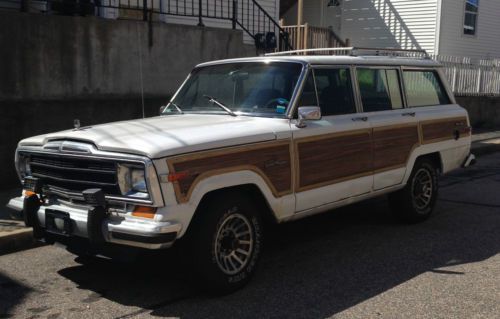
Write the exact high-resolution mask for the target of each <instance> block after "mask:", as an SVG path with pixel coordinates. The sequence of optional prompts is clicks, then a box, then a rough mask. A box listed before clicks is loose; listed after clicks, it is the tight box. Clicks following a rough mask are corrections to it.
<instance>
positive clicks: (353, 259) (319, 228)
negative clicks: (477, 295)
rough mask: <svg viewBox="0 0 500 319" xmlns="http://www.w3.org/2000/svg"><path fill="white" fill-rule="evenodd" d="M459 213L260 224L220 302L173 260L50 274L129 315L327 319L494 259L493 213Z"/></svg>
mask: <svg viewBox="0 0 500 319" xmlns="http://www.w3.org/2000/svg"><path fill="white" fill-rule="evenodd" d="M459 207H460V206H459V205H457V204H453V203H446V202H441V201H440V202H438V207H437V208H436V212H437V214H436V215H434V217H433V218H431V219H430V220H429V221H427V222H425V223H422V224H418V225H401V224H397V223H394V222H393V221H392V219H391V218H390V216H389V215H388V207H387V203H386V201H385V199H378V200H372V201H368V202H364V203H360V204H356V205H353V206H349V207H346V208H343V209H339V210H336V211H334V212H331V213H328V214H324V215H320V216H316V217H312V218H309V219H305V220H301V221H297V222H293V223H289V224H284V225H276V226H270V227H269V228H268V229H267V238H266V241H267V246H266V250H265V252H264V255H263V258H262V260H261V264H260V267H259V269H258V271H257V273H256V276H255V277H254V278H253V280H252V281H251V282H250V284H249V285H248V286H247V287H245V288H244V289H242V290H240V291H238V292H236V293H234V294H232V295H229V296H225V297H210V296H207V295H206V294H204V293H203V292H201V289H200V288H198V287H197V286H196V285H195V284H194V283H193V282H192V280H191V276H190V273H189V272H188V271H186V270H185V269H182V266H180V265H179V264H178V258H177V257H178V256H176V255H175V253H167V254H165V255H164V256H163V258H161V259H159V260H158V259H154V258H145V259H144V260H141V261H138V262H135V263H132V264H119V263H115V262H112V261H105V260H102V261H94V262H91V263H89V264H86V265H81V266H76V267H71V268H66V269H62V270H60V272H59V273H60V274H61V275H62V276H64V277H66V278H68V279H70V280H72V281H74V282H75V283H77V284H78V285H79V287H80V288H82V289H89V290H91V291H93V292H94V293H95V297H96V298H100V297H103V298H107V299H109V300H112V301H114V302H117V303H119V304H122V305H128V306H137V307H140V308H143V310H139V311H137V312H136V313H131V314H130V315H131V316H132V315H138V314H141V313H145V314H151V315H154V316H169V317H170V316H179V317H185V318H186V317H187V318H194V317H203V318H207V317H208V318H209V317H214V318H226V317H247V318H255V317H287V318H291V317H309V318H311V317H327V316H332V315H334V314H336V313H338V312H341V311H342V310H345V309H347V308H349V307H352V306H354V305H356V304H358V303H360V302H362V301H364V300H367V299H369V298H372V297H374V296H376V295H378V294H381V293H383V292H385V291H387V290H389V289H391V288H393V287H395V286H397V285H399V284H402V283H404V282H406V281H408V280H410V279H412V278H413V277H415V276H418V275H420V274H422V273H425V272H429V271H431V272H435V273H439V274H442V275H443V276H460V275H461V273H460V272H455V271H449V270H446V269H440V268H445V267H447V266H451V265H457V264H464V263H471V262H477V261H481V260H484V259H487V258H489V257H491V256H494V255H496V254H497V253H499V252H500V232H499V231H498V225H499V223H500V217H499V214H498V212H495V210H493V209H488V208H478V207H471V209H462V210H460V211H459V210H458V209H457V208H459ZM82 302H92V300H82Z"/></svg>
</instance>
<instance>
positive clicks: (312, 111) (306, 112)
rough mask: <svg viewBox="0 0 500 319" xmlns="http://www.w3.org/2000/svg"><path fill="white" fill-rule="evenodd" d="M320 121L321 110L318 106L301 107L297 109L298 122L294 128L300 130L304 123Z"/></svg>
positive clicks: (304, 125)
mask: <svg viewBox="0 0 500 319" xmlns="http://www.w3.org/2000/svg"><path fill="white" fill-rule="evenodd" d="M307 120H310V121H317V120H321V109H320V108H319V106H301V107H299V121H298V122H297V124H295V126H297V127H299V128H302V127H306V126H307V125H306V123H305V122H306V121H307Z"/></svg>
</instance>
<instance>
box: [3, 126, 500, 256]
mask: <svg viewBox="0 0 500 319" xmlns="http://www.w3.org/2000/svg"><path fill="white" fill-rule="evenodd" d="M488 137H492V136H488ZM499 137H500V134H497V136H495V137H494V138H490V139H484V140H482V139H477V138H476V140H475V141H474V142H472V147H471V152H472V153H473V154H474V155H476V156H478V157H480V156H481V155H486V154H490V153H495V152H500V138H499ZM0 222H2V220H0ZM9 222H10V223H12V222H13V221H12V220H11V221H9ZM18 223H19V224H21V222H18ZM19 224H18V225H17V226H16V227H20V226H19ZM39 245H42V244H41V243H39V242H37V241H35V240H34V239H33V231H32V229H31V228H26V227H25V228H20V229H14V230H9V231H1V230H0V255H3V254H7V253H11V252H14V251H19V250H23V249H29V248H32V247H36V246H39Z"/></svg>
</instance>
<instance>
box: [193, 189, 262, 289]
mask: <svg viewBox="0 0 500 319" xmlns="http://www.w3.org/2000/svg"><path fill="white" fill-rule="evenodd" d="M260 209H261V208H260V207H259V205H255V204H254V203H253V202H252V201H251V200H249V199H248V198H246V197H244V196H239V195H238V194H233V195H228V196H224V197H217V198H213V199H212V200H211V201H210V202H208V203H207V204H206V205H204V207H203V208H202V209H200V211H198V212H197V215H196V217H195V219H194V220H193V225H192V227H190V228H191V229H189V236H190V239H189V244H190V253H191V254H192V257H193V258H192V262H193V265H194V267H195V271H196V273H197V274H198V275H199V278H200V279H201V280H202V282H203V284H204V286H205V288H206V289H207V290H209V291H211V292H213V293H217V294H226V293H230V292H232V291H234V290H237V289H239V288H241V287H242V286H244V285H245V284H246V283H247V282H248V281H249V280H250V277H251V276H252V275H253V273H254V271H255V267H256V264H257V261H258V260H259V257H260V252H261V248H262V219H261V217H260V215H261V214H260V212H259V210H260Z"/></svg>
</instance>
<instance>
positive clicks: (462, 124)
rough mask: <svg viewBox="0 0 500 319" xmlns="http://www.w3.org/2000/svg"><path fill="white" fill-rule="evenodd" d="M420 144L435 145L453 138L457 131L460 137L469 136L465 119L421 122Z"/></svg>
mask: <svg viewBox="0 0 500 319" xmlns="http://www.w3.org/2000/svg"><path fill="white" fill-rule="evenodd" d="M420 126H421V129H422V143H423V144H428V143H436V142H440V141H445V140H451V139H454V138H455V132H456V131H457V130H458V133H459V134H460V137H465V136H469V135H470V128H469V124H468V123H467V118H466V117H459V118H451V119H442V120H432V121H425V122H421V124H420Z"/></svg>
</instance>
